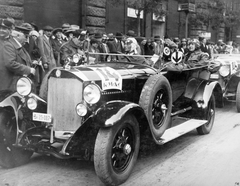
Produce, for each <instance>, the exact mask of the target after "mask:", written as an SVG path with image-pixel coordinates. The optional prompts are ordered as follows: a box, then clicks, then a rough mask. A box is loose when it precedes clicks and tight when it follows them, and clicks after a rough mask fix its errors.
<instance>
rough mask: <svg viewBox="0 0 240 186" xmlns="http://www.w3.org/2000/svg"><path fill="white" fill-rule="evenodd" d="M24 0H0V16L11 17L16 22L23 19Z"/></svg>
mask: <svg viewBox="0 0 240 186" xmlns="http://www.w3.org/2000/svg"><path fill="white" fill-rule="evenodd" d="M23 3H24V0H0V17H1V18H6V17H12V18H14V19H15V21H16V23H18V22H22V21H23V16H24V9H23Z"/></svg>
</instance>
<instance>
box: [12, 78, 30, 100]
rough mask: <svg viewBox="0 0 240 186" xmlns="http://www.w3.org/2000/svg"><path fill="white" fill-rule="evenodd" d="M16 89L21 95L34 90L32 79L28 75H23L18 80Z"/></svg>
mask: <svg viewBox="0 0 240 186" xmlns="http://www.w3.org/2000/svg"><path fill="white" fill-rule="evenodd" d="M16 90H17V92H18V94H20V95H21V96H27V95H29V94H30V93H31V92H32V81H31V80H30V79H29V78H27V77H22V78H20V79H19V80H18V81H17V85H16Z"/></svg>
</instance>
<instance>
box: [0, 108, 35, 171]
mask: <svg viewBox="0 0 240 186" xmlns="http://www.w3.org/2000/svg"><path fill="white" fill-rule="evenodd" d="M12 118H13V117H12V116H11V114H9V113H8V112H2V111H1V112H0V166H2V167H4V168H13V167H17V166H20V165H22V164H25V163H27V162H28V161H29V159H30V158H31V156H32V154H33V152H31V151H26V150H24V149H21V148H18V147H15V146H14V143H15V142H16V125H15V123H14V122H13V120H12Z"/></svg>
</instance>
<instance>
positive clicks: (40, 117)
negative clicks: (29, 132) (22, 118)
mask: <svg viewBox="0 0 240 186" xmlns="http://www.w3.org/2000/svg"><path fill="white" fill-rule="evenodd" d="M33 121H41V122H47V123H51V121H52V116H51V114H43V113H37V112H33Z"/></svg>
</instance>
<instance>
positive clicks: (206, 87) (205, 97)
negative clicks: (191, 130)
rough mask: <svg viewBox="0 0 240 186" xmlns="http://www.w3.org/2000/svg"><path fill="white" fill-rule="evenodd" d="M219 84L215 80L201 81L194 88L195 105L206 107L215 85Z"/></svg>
mask: <svg viewBox="0 0 240 186" xmlns="http://www.w3.org/2000/svg"><path fill="white" fill-rule="evenodd" d="M219 86H220V85H219V83H218V82H217V81H212V82H209V81H202V82H201V84H200V86H199V87H198V89H197V90H196V94H195V96H194V98H193V99H194V100H195V101H196V102H197V105H198V106H199V107H202V108H207V106H208V102H209V100H210V98H211V96H212V94H213V91H214V89H215V87H219Z"/></svg>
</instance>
